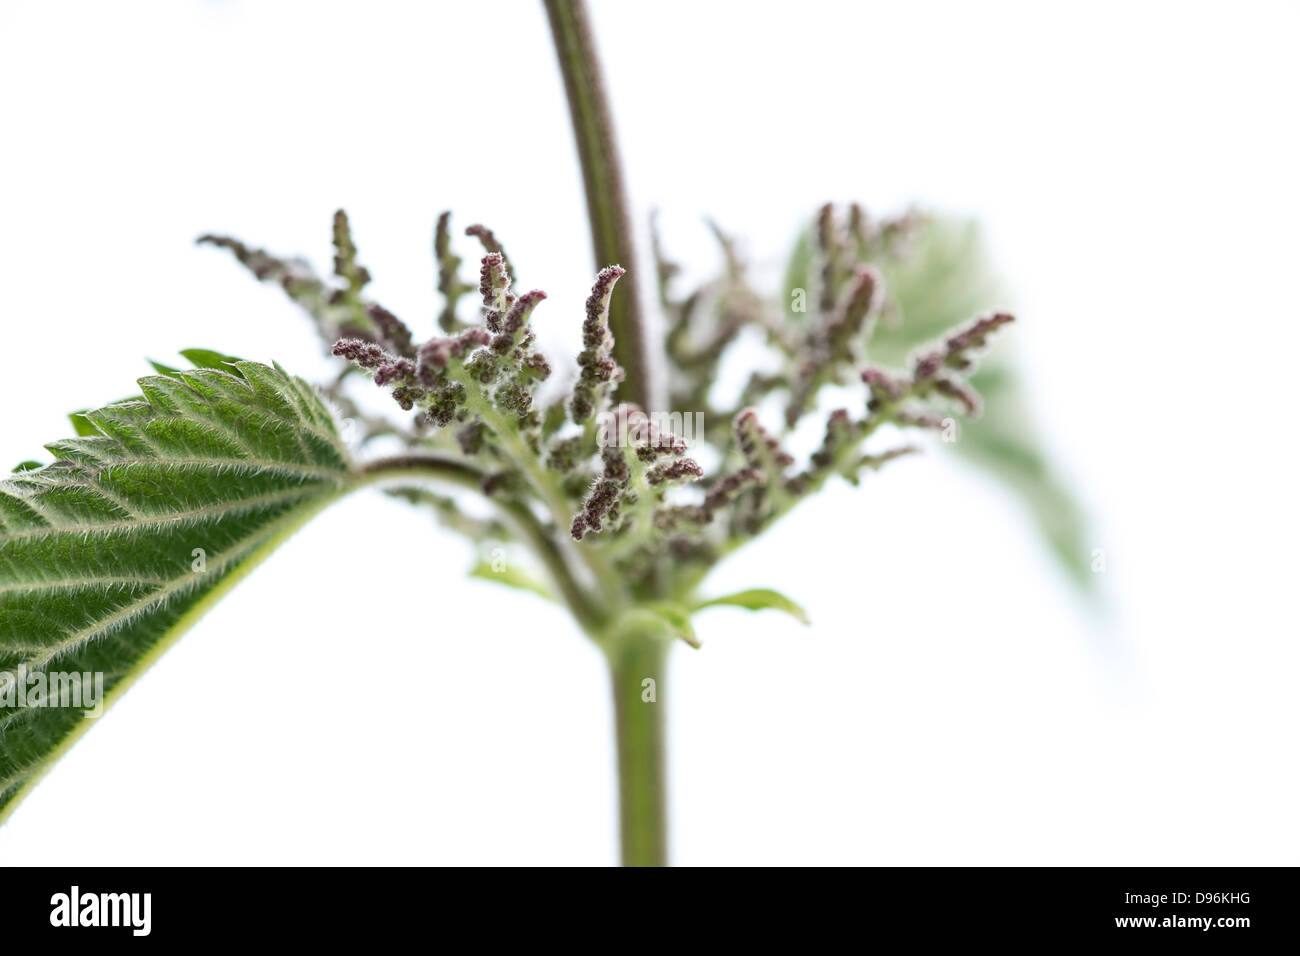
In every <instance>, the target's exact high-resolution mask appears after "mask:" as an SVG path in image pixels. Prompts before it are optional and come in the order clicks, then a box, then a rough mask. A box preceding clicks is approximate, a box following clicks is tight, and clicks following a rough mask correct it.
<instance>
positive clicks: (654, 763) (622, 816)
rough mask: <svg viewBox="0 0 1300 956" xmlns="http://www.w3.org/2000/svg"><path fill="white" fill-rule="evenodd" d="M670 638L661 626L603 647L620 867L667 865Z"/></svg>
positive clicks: (633, 634)
mask: <svg viewBox="0 0 1300 956" xmlns="http://www.w3.org/2000/svg"><path fill="white" fill-rule="evenodd" d="M670 640H671V638H669V637H667V636H666V635H665V634H663V633H662V628H654V627H650V628H647V629H645V630H635V631H632V632H630V633H628V634H626V635H624V636H623V637H621V638H619V639H617V640H615V641H614V642H613V643H611V644H609V645H608V646H607V648H606V652H607V654H608V656H609V665H610V674H611V676H612V678H613V687H614V724H615V733H616V734H617V738H618V796H619V833H620V837H621V843H622V850H623V865H624V866H665V865H666V864H667V863H668V824H667V817H668V814H667V794H666V789H667V788H666V786H665V779H664V764H665V757H664V711H663V707H664V703H663V700H664V690H665V677H666V674H665V663H666V660H667V657H668V646H669V641H670Z"/></svg>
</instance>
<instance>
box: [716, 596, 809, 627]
mask: <svg viewBox="0 0 1300 956" xmlns="http://www.w3.org/2000/svg"><path fill="white" fill-rule="evenodd" d="M722 606H729V607H743V608H745V609H746V610H749V611H768V610H771V611H784V612H785V613H786V614H789V615H790V616H791V617H793V618H794V619H795V620H797V621H799V622H800V623H801V624H809V623H811V622H810V621H809V620H808V613H807V612H806V611H805V610H804V609H803V608H802V607H800V606H799V605H798V604H796V603H795V602H794V601H792V600H790V599H789V598H788V597H786V596H785V595H784V594H782V593H781V592H780V591H773V590H772V589H771V588H750V589H749V590H748V591H737V592H736V593H735V594H726V595H723V596H722V597H716V598H710V599H709V600H707V601H702V602H700V603H699V604H697V605H695V609H696V610H697V611H698V610H701V609H702V608H706V607H722Z"/></svg>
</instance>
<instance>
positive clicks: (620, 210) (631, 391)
mask: <svg viewBox="0 0 1300 956" xmlns="http://www.w3.org/2000/svg"><path fill="white" fill-rule="evenodd" d="M544 3H545V5H546V14H547V16H548V17H549V19H550V21H551V35H552V37H553V38H554V40H555V54H556V56H557V57H558V58H559V61H560V72H561V73H562V74H563V75H564V92H565V94H566V95H567V97H568V100H569V115H570V117H571V118H572V120H573V135H574V139H575V140H576V141H577V146H578V160H579V162H580V163H581V165H582V185H583V189H584V191H585V192H586V194H587V217H588V219H589V220H590V222H591V243H592V248H593V250H594V252H595V254H596V268H597V269H603V268H604V267H605V266H608V265H614V264H620V265H622V266H623V267H624V268H626V269H627V270H628V272H627V274H626V275H624V276H623V278H622V279H621V280H619V290H618V292H617V293H616V294H615V295H614V296H612V297H611V299H610V304H609V327H610V331H611V332H613V334H614V360H615V361H616V362H618V364H619V365H621V366H622V367H623V371H624V373H625V374H626V378H624V380H623V383H622V384H621V385H620V386H619V390H618V397H619V398H621V399H623V400H626V401H629V402H635V403H636V404H638V405H640V406H641V407H642V408H646V409H649V408H653V407H654V406H653V405H652V404H651V398H652V393H651V382H650V369H649V367H648V365H647V364H646V343H645V326H644V324H643V323H642V320H641V300H640V291H639V287H640V283H639V282H638V281H637V271H636V252H635V248H634V244H633V239H632V219H631V216H630V215H629V213H628V202H627V191H626V189H625V187H624V185H623V172H622V167H621V165H620V163H619V157H618V148H617V146H616V144H615V140H614V122H613V118H612V117H611V115H610V111H609V101H608V99H607V98H606V96H605V87H604V83H603V81H602V78H601V70H600V61H599V59H598V58H597V56H596V45H595V41H594V39H593V38H592V33H591V20H590V18H589V17H588V15H587V7H586V4H585V3H584V2H583V0H544Z"/></svg>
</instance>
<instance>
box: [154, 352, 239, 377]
mask: <svg viewBox="0 0 1300 956" xmlns="http://www.w3.org/2000/svg"><path fill="white" fill-rule="evenodd" d="M181 355H183V356H185V357H186V358H187V359H189V360H190V361H191V362H193V363H194V366H195V367H196V368H215V369H217V371H220V372H228V371H230V366H231V365H234V364H236V363H238V362H242V361H243V359H239V358H235V356H233V355H226V354H224V353H223V352H214V351H213V350H212V349H181ZM164 374H166V373H164Z"/></svg>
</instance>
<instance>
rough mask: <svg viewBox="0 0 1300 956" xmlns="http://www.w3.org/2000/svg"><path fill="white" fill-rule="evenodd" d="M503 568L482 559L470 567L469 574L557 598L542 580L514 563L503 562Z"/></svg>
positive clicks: (549, 597) (546, 596)
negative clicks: (497, 567)
mask: <svg viewBox="0 0 1300 956" xmlns="http://www.w3.org/2000/svg"><path fill="white" fill-rule="evenodd" d="M500 567H501V570H499V571H498V570H497V569H496V567H495V566H494V565H493V563H492V562H491V561H484V560H480V561H479V562H478V563H477V564H475V565H474V567H473V568H471V569H470V572H469V576H470V577H472V578H481V579H482V580H484V581H492V582H494V583H496V584H503V585H505V586H506V587H508V588H517V589H518V590H520V591H531V592H533V593H534V594H540V595H541V596H542V597H544V598H546V599H547V600H548V601H553V600H555V595H554V594H552V593H551V589H550V588H548V587H547V586H546V585H545V584H543V583H542V582H541V581H538V580H537V579H536V578H534V577H532V576H531V575H529V574H526V573H525V572H523V571H521V570H519V569H518V568H516V567H515V566H514V565H511V564H502V565H501V566H500Z"/></svg>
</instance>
